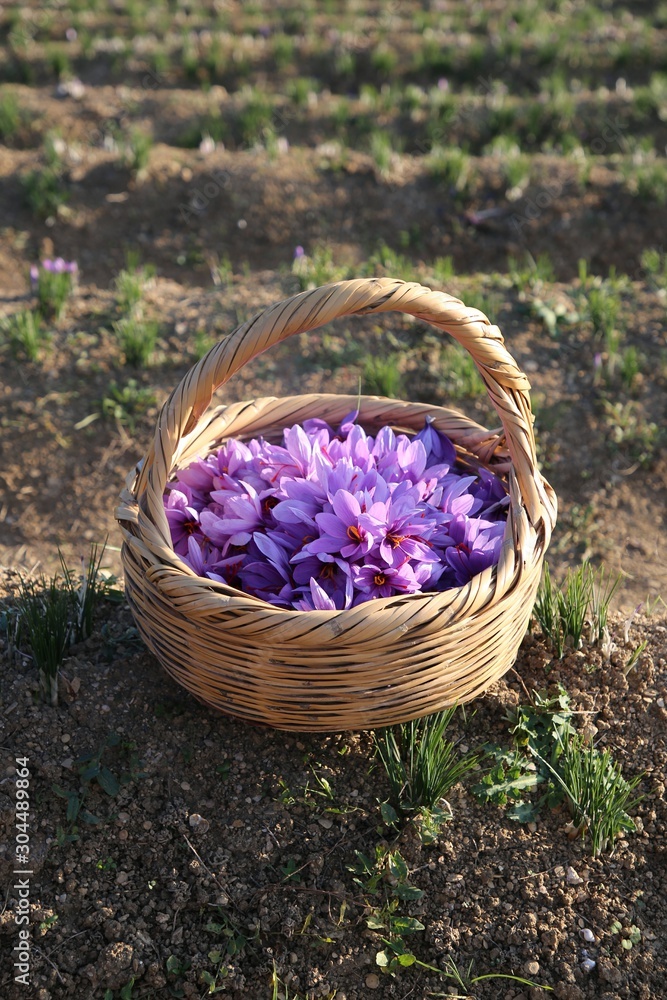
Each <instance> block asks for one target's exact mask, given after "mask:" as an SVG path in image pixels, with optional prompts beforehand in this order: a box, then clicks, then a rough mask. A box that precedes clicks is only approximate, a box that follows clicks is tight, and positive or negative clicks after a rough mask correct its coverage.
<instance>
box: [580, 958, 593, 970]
mask: <svg viewBox="0 0 667 1000" xmlns="http://www.w3.org/2000/svg"><path fill="white" fill-rule="evenodd" d="M581 968H582V970H583V971H584V972H592V971H593V969H594V968H595V962H594V961H593V959H592V958H585V959H584V960H583V962H582V963H581Z"/></svg>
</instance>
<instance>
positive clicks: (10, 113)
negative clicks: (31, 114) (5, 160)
mask: <svg viewBox="0 0 667 1000" xmlns="http://www.w3.org/2000/svg"><path fill="white" fill-rule="evenodd" d="M22 122H23V116H22V114H21V107H20V105H19V102H18V101H17V100H16V97H15V96H14V94H12V93H9V92H7V93H4V94H0V139H1V140H2V141H3V142H10V141H11V140H12V139H13V138H14V136H15V135H16V134H17V132H18V131H19V129H20V128H21V124H22Z"/></svg>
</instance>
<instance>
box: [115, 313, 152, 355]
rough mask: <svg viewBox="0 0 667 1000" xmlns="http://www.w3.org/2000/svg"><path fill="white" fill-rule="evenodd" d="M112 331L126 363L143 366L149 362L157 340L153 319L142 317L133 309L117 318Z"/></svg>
mask: <svg viewBox="0 0 667 1000" xmlns="http://www.w3.org/2000/svg"><path fill="white" fill-rule="evenodd" d="M113 332H114V335H115V337H116V340H117V341H118V346H119V347H120V349H121V351H122V352H123V355H124V357H125V364H126V365H132V366H134V367H135V368H143V367H144V366H145V365H147V364H148V363H149V361H150V359H151V357H152V355H153V352H154V351H155V348H156V346H157V340H158V332H159V327H158V324H157V322H156V321H155V320H147V319H144V318H143V317H142V316H140V315H138V313H137V312H136V311H135V312H134V313H131V314H130V315H128V316H123V317H122V318H121V319H119V320H117V321H116V322H115V323H114V324H113Z"/></svg>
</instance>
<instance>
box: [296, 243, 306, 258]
mask: <svg viewBox="0 0 667 1000" xmlns="http://www.w3.org/2000/svg"><path fill="white" fill-rule="evenodd" d="M305 256H306V251H305V250H304V249H303V247H302V246H300V245H299V246H298V247H294V259H295V260H296V259H297V257H305Z"/></svg>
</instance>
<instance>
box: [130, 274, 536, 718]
mask: <svg viewBox="0 0 667 1000" xmlns="http://www.w3.org/2000/svg"><path fill="white" fill-rule="evenodd" d="M392 310H397V311H400V312H403V313H407V314H409V315H412V316H414V317H416V318H418V319H419V320H423V321H424V322H427V323H430V324H431V325H432V326H434V327H436V328H437V329H438V330H442V331H444V332H446V333H449V334H451V336H452V337H454V338H455V339H456V340H457V341H458V342H459V343H460V344H462V345H463V347H465V348H466V349H467V350H468V351H469V352H470V354H471V355H472V358H473V359H474V361H475V364H476V365H477V367H478V369H479V371H480V373H481V375H482V378H483V379H484V382H485V384H486V387H487V389H488V393H489V397H490V399H491V402H492V403H493V405H494V407H495V408H496V410H497V412H498V415H499V417H500V420H501V423H502V428H498V429H497V430H491V431H489V430H485V429H484V428H483V427H480V426H479V424H477V423H475V422H474V421H473V420H470V419H468V418H467V417H466V416H464V415H463V414H461V413H459V412H457V411H455V410H450V409H446V408H444V407H439V406H429V405H427V404H424V403H409V402H403V401H400V400H395V399H382V398H378V397H376V396H362V397H361V400H360V401H359V397H357V396H336V395H329V394H313V395H303V396H290V397H286V398H282V399H276V398H273V397H269V398H265V399H255V400H252V401H250V402H243V403H233V404H231V405H229V406H220V407H218V408H217V409H213V410H212V411H211V412H208V408H209V405H210V403H211V398H212V394H213V392H214V390H215V389H217V388H218V387H219V386H221V385H223V384H224V383H225V382H226V381H227V380H228V379H229V378H230V376H232V375H233V374H234V373H235V372H237V371H239V369H240V368H242V366H243V365H245V364H246V362H248V361H251V360H252V359H253V358H254V357H256V356H257V355H258V354H260V353H261V352H262V351H265V350H267V348H269V347H271V346H272V345H274V344H277V343H280V342H281V341H283V340H285V339H286V338H287V337H291V336H292V335H293V334H296V333H303V332H307V331H309V330H313V329H316V328H317V327H320V326H322V325H323V324H325V323H327V322H329V321H330V320H334V319H336V318H338V317H341V316H355V315H359V314H365V313H382V312H390V311H392ZM529 388H530V386H529V382H528V379H527V378H526V376H525V375H524V374H523V372H521V370H520V369H519V368H518V367H517V364H516V362H515V361H514V360H513V359H512V357H511V356H510V354H509V353H508V352H507V350H506V348H505V346H504V343H503V338H502V335H501V333H500V330H499V329H498V328H497V327H496V326H493V325H492V324H491V323H490V322H489V320H488V319H487V318H486V316H484V314H483V313H481V312H480V311H479V310H477V309H470V308H467V307H466V306H465V305H464V304H463V303H462V302H461V301H459V300H458V299H455V298H453V297H452V296H451V295H446V294H444V293H442V292H436V291H431V289H429V288H425V287H423V286H422V285H419V284H414V283H406V282H403V281H398V280H395V279H389V278H373V279H360V280H356V281H341V282H337V283H335V284H331V285H326V286H324V287H322V288H317V289H315V290H314V291H308V292H302V293H301V294H299V295H295V296H293V297H292V298H290V299H286V300H285V301H283V302H279V303H278V304H277V305H273V306H271V307H270V308H268V309H266V310H265V311H264V312H262V313H260V314H259V315H257V316H255V317H254V319H251V320H249V321H248V322H247V323H244V324H243V325H242V326H240V327H238V328H237V329H236V330H235V331H234V332H233V333H232V334H231V335H230V336H229V337H227V338H226V339H224V340H223V341H221V343H219V344H217V346H215V347H214V348H213V349H212V350H211V351H209V353H208V354H207V355H206V356H205V357H203V358H202V359H201V361H199V362H198V363H197V364H196V365H195V366H194V367H193V368H192V369H191V370H190V371H189V372H188V374H187V375H186V376H185V377H184V378H183V380H182V381H181V383H180V385H178V386H177V388H176V389H175V390H174V391H173V392H172V394H171V396H170V397H169V399H168V400H167V401H166V403H165V404H164V406H163V407H162V410H161V411H160V415H159V417H158V421H157V427H156V430H155V437H154V440H153V443H152V445H151V446H150V449H149V451H148V454H147V455H146V457H145V459H144V460H143V462H142V463H140V465H139V466H137V469H136V470H135V471H134V472H133V473H132V474H131V475H130V477H128V482H127V488H126V489H125V490H124V491H123V493H122V495H121V504H120V506H119V508H118V510H117V512H116V516H117V518H118V520H119V522H120V524H121V527H122V529H123V534H124V544H123V549H122V560H123V566H124V571H125V586H126V593H127V599H128V601H129V604H130V607H131V608H132V611H133V614H134V616H135V619H136V622H137V626H138V628H139V631H140V632H141V635H142V636H143V638H144V640H145V641H146V643H147V644H148V646H149V648H150V649H151V650H152V651H153V653H154V654H155V655H156V657H157V658H158V660H160V661H161V662H162V664H163V666H164V667H165V668H166V669H167V670H168V671H169V673H170V674H171V675H172V676H173V677H174V678H175V679H176V680H177V681H178V682H179V684H182V685H183V686H184V687H185V688H187V689H188V690H189V691H191V692H192V694H194V695H195V696H196V697H197V698H199V699H200V700H202V701H203V702H206V703H207V704H209V705H211V706H214V707H215V708H217V709H220V710H222V711H223V712H225V713H228V714H230V715H233V716H235V717H237V718H241V719H245V720H247V721H248V722H252V723H258V724H265V725H269V726H273V727H275V728H276V729H284V730H292V731H306V732H308V731H311V732H314V731H319V732H336V731H341V730H345V729H357V730H358V729H367V728H374V727H377V726H386V725H391V724H394V723H397V722H403V721H407V720H409V719H414V718H417V717H420V716H423V715H427V714H428V713H430V712H435V711H438V710H439V709H442V708H444V707H445V706H448V705H452V704H454V703H457V702H465V701H469V700H470V699H472V698H474V697H476V696H477V695H479V694H480V693H481V692H483V691H484V690H485V689H486V688H487V687H488V686H489V685H490V684H491V683H493V682H494V681H495V680H497V679H498V678H499V677H501V676H502V674H504V673H505V671H506V670H508V669H509V667H510V666H511V665H512V663H513V662H514V660H515V658H516V654H517V650H518V648H519V644H520V642H521V639H522V637H523V635H524V633H525V631H526V627H527V624H528V618H529V616H530V612H531V609H532V606H533V602H534V599H535V594H536V591H537V587H538V584H539V580H540V574H541V569H542V562H543V559H544V553H545V550H546V548H547V546H548V544H549V539H550V536H551V531H552V528H553V525H554V522H555V518H556V500H555V496H554V493H553V490H552V489H551V487H550V486H549V485H548V483H547V482H546V481H545V480H544V479H543V478H542V476H541V475H540V473H539V472H538V470H537V462H536V456H535V441H534V437H533V430H532V415H531V410H530V396H529ZM358 404H359V410H360V412H359V417H358V422H359V423H360V424H361V425H362V426H363V427H364V428H365V429H366V430H367V431H368V432H369V433H373V432H374V431H377V430H378V429H379V428H380V427H381V426H383V425H384V424H390V425H391V426H392V427H393V428H394V429H395V430H397V431H401V432H404V433H414V432H417V431H419V430H420V429H421V428H422V427H423V426H424V420H425V417H426V416H427V415H428V416H429V417H430V418H432V419H433V422H434V426H435V427H437V428H438V429H439V430H441V431H443V432H444V433H445V434H447V435H449V437H450V438H451V439H452V441H453V442H454V443H455V445H456V448H457V451H458V453H459V455H460V457H461V458H462V459H463V460H465V461H467V462H468V463H469V464H472V465H473V466H477V467H478V466H479V465H480V464H482V465H484V466H486V467H487V468H489V469H492V470H493V471H494V472H496V473H499V474H506V476H507V481H508V485H509V492H510V497H511V502H510V507H509V515H508V520H507V527H506V530H505V535H504V540H503V545H502V550H501V555H500V562H499V564H498V566H497V567H494V568H489V569H487V570H485V571H484V572H483V573H481V574H479V575H478V576H476V577H473V579H472V580H471V581H470V582H469V583H468V584H467V585H466V586H464V587H461V588H457V589H454V590H448V591H443V592H441V593H430V594H411V595H407V596H399V597H390V598H378V599H375V600H371V601H368V602H366V603H364V604H361V605H359V606H358V607H355V608H351V609H349V610H347V611H291V610H284V609H281V608H277V607H275V606H273V605H270V604H267V603H265V602H264V601H262V600H260V599H259V598H256V597H251V596H248V595H246V594H243V593H241V592H240V591H238V590H235V589H234V588H232V587H229V586H226V585H224V584H219V583H215V582H212V581H210V580H207V579H202V578H200V577H198V576H196V575H195V574H194V573H193V572H192V570H191V569H190V568H189V567H188V566H187V565H186V564H185V563H184V562H183V561H182V560H181V559H180V557H179V556H177V555H176V554H175V553H174V550H173V546H172V544H171V538H170V533H169V527H168V524H167V519H166V516H165V512H164V507H163V493H164V490H165V486H166V484H167V482H168V481H169V480H170V478H171V477H172V476H173V473H174V471H175V470H176V469H177V468H183V467H184V466H187V465H188V464H189V463H190V462H191V461H192V460H193V459H194V458H195V457H196V456H203V455H205V454H207V453H208V452H210V451H212V450H213V449H214V448H217V447H218V446H219V445H220V443H221V442H222V441H223V440H224V439H226V438H229V437H238V438H246V439H248V438H250V437H257V436H260V435H263V436H264V437H265V438H268V439H271V438H273V439H274V440H278V441H279V440H280V439H281V435H282V431H283V429H284V428H285V427H288V426H291V425H292V424H295V423H301V422H302V421H303V420H305V419H307V418H308V417H315V416H317V417H321V418H323V419H324V420H326V421H328V422H329V423H330V424H331V425H333V426H334V427H335V426H337V425H338V424H339V423H340V421H341V420H342V418H343V417H344V416H346V415H347V414H348V413H349V412H350V411H351V410H353V409H355V408H356V407H357V405H358Z"/></svg>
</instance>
